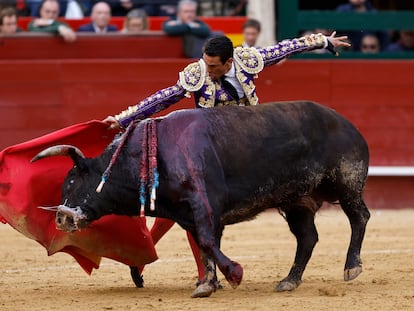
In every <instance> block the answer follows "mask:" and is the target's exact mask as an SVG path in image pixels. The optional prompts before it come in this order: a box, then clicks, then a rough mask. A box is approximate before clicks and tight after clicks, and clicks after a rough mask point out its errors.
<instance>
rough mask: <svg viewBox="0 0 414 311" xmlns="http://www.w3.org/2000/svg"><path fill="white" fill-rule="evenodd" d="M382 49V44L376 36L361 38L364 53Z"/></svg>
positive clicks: (376, 51)
mask: <svg viewBox="0 0 414 311" xmlns="http://www.w3.org/2000/svg"><path fill="white" fill-rule="evenodd" d="M379 51H380V44H379V41H378V39H377V37H375V36H365V37H363V38H362V40H361V52H362V53H378V52H379Z"/></svg>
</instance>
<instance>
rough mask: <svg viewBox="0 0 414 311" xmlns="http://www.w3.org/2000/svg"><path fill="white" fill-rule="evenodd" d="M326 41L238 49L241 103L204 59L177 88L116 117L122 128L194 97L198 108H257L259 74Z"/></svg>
mask: <svg viewBox="0 0 414 311" xmlns="http://www.w3.org/2000/svg"><path fill="white" fill-rule="evenodd" d="M327 45H328V41H327V38H326V37H325V36H324V35H322V34H316V35H315V34H313V35H310V36H305V37H301V38H298V39H292V40H283V41H281V42H279V43H277V44H276V45H273V46H269V47H265V48H261V49H255V48H243V47H237V48H235V50H234V54H233V63H234V66H235V70H236V77H237V80H238V81H239V83H240V84H241V86H242V88H243V91H244V96H243V97H242V98H240V99H239V100H235V99H234V98H232V97H231V95H230V94H229V92H228V91H227V90H225V89H224V88H223V87H222V86H221V84H220V82H218V81H213V80H212V79H211V78H210V77H209V75H208V74H207V71H206V64H205V63H204V61H203V59H200V60H199V61H197V62H194V63H191V64H189V65H188V66H187V67H186V68H185V69H184V70H183V71H181V72H180V73H179V79H178V81H177V83H176V84H175V85H174V86H170V87H167V88H165V89H162V90H160V91H158V92H156V93H155V94H153V95H151V96H149V97H147V98H145V99H144V100H142V101H141V102H139V103H138V104H137V105H136V106H131V107H128V109H127V110H124V111H122V112H121V113H120V114H118V115H116V116H115V119H116V120H117V121H118V122H119V123H120V125H121V126H122V127H126V126H127V125H128V124H129V123H130V122H132V121H134V120H143V119H145V118H147V117H149V116H151V115H153V114H155V113H157V112H159V111H161V110H163V109H166V108H168V107H169V106H170V105H172V104H175V103H177V102H178V101H180V100H181V99H183V98H184V97H190V96H191V93H193V94H194V99H195V102H196V106H197V107H203V108H210V107H214V106H220V105H243V106H244V105H246V106H247V105H257V104H258V97H257V95H256V87H255V85H254V83H253V80H254V78H256V77H257V74H258V73H259V72H260V71H262V70H263V68H264V67H265V66H270V65H273V64H276V63H278V62H279V61H281V60H282V59H284V58H286V57H287V56H289V55H292V54H295V53H299V52H303V51H310V50H313V49H318V48H326V47H327Z"/></svg>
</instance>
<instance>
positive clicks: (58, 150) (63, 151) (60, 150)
mask: <svg viewBox="0 0 414 311" xmlns="http://www.w3.org/2000/svg"><path fill="white" fill-rule="evenodd" d="M75 155H76V156H77V157H80V158H83V159H84V158H85V156H84V155H83V153H82V151H80V150H79V149H78V148H76V147H75V146H71V145H56V146H52V147H49V148H46V149H44V150H43V151H40V152H39V153H38V154H37V155H36V156H35V157H34V158H33V159H31V160H30V162H34V161H37V160H40V159H44V158H48V157H52V156H69V157H71V158H72V159H73V161H74V162H76V158H75Z"/></svg>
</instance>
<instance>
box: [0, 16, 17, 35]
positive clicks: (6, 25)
mask: <svg viewBox="0 0 414 311" xmlns="http://www.w3.org/2000/svg"><path fill="white" fill-rule="evenodd" d="M0 32H1V33H4V34H12V33H16V32H17V16H16V15H12V16H4V17H3V25H1V26H0Z"/></svg>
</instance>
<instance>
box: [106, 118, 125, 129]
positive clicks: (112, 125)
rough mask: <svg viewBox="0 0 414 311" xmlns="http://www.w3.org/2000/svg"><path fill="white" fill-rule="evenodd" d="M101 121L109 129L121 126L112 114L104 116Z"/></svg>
mask: <svg viewBox="0 0 414 311" xmlns="http://www.w3.org/2000/svg"><path fill="white" fill-rule="evenodd" d="M102 122H105V123H107V124H108V125H109V128H110V129H115V130H118V129H120V128H121V125H120V124H119V122H118V121H117V120H116V119H115V118H114V117H113V116H108V117H106V118H105V119H104V120H102Z"/></svg>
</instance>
